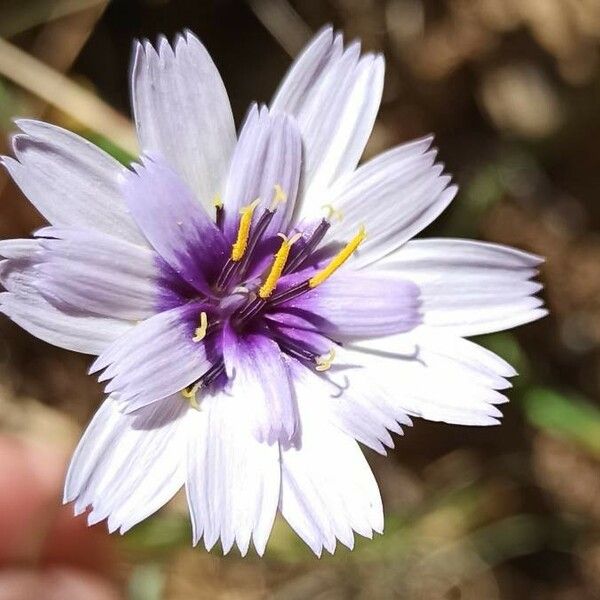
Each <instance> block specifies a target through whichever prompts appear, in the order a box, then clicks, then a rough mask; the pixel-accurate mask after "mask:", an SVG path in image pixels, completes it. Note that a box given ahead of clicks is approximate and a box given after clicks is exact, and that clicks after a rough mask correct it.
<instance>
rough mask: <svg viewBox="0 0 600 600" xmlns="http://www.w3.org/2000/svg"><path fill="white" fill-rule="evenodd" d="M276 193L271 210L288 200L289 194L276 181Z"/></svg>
mask: <svg viewBox="0 0 600 600" xmlns="http://www.w3.org/2000/svg"><path fill="white" fill-rule="evenodd" d="M273 189H274V190H275V195H274V196H273V201H272V202H271V206H270V208H269V210H271V211H273V210H275V209H276V208H277V207H278V206H279V205H280V204H283V203H284V202H286V201H287V194H286V193H285V192H284V191H283V188H282V187H281V185H280V184H278V183H276V184H275V187H274V188H273Z"/></svg>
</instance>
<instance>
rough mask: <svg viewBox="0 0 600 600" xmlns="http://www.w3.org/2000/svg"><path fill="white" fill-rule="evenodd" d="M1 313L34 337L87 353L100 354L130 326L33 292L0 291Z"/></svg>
mask: <svg viewBox="0 0 600 600" xmlns="http://www.w3.org/2000/svg"><path fill="white" fill-rule="evenodd" d="M31 285H33V284H32V283H31ZM0 312H1V313H4V314H5V315H6V316H7V317H9V318H10V319H11V320H13V321H14V322H15V323H16V324H17V325H20V326H21V327H22V328H23V329H25V330H26V331H28V332H29V333H31V334H32V335H34V336H35V337H37V338H40V339H41V340H44V341H45V342H48V343H49V344H53V345H54V346H59V347H60V348H66V349H67V350H73V351H75V352H82V353H84V354H100V353H101V352H103V351H104V350H105V349H106V348H107V347H108V346H109V345H110V344H111V343H113V342H114V341H115V340H116V339H118V338H119V337H121V336H122V335H124V334H125V333H127V331H129V329H130V328H131V323H130V322H128V321H122V320H119V319H110V318H106V317H96V316H90V315H89V314H85V313H81V312H79V311H73V312H70V313H67V312H64V311H61V310H59V309H57V308H55V307H54V306H52V305H51V304H50V303H49V302H47V301H46V300H44V299H43V298H41V297H39V296H34V295H32V294H31V292H30V291H29V292H27V293H22V294H19V293H11V292H4V293H1V294H0Z"/></svg>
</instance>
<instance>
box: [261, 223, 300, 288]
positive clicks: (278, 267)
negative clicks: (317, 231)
mask: <svg viewBox="0 0 600 600" xmlns="http://www.w3.org/2000/svg"><path fill="white" fill-rule="evenodd" d="M279 236H280V237H281V238H282V239H283V242H282V243H281V246H280V247H279V250H277V254H275V258H274V259H273V264H272V265H271V270H270V271H269V274H268V275H267V278H266V279H265V282H264V283H263V284H262V286H261V288H260V289H259V290H258V296H259V298H261V299H262V300H266V299H267V298H268V297H269V296H270V295H271V294H272V293H273V292H274V291H275V287H276V286H277V282H278V281H279V278H280V277H281V274H282V273H283V269H284V268H285V263H286V262H287V259H288V256H289V255H290V250H291V248H292V245H293V244H294V243H295V242H297V241H298V240H299V239H300V238H301V237H302V234H301V233H297V234H295V235H293V236H292V237H291V238H289V239H288V238H287V237H286V236H285V235H283V233H280V234H279Z"/></svg>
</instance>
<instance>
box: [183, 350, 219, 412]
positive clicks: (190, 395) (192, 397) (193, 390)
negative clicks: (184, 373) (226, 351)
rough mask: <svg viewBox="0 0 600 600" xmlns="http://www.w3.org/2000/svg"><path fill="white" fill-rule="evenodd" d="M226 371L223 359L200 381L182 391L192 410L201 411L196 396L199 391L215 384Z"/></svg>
mask: <svg viewBox="0 0 600 600" xmlns="http://www.w3.org/2000/svg"><path fill="white" fill-rule="evenodd" d="M224 370H225V363H224V362H223V360H222V359H221V360H220V361H219V362H216V363H214V364H213V366H212V367H210V369H208V371H206V373H204V375H202V377H200V379H198V380H197V381H194V383H192V384H190V385H188V386H187V387H186V388H184V389H183V390H181V395H182V396H183V397H184V398H185V399H186V400H188V401H189V403H190V406H191V407H192V408H196V409H198V410H199V409H200V405H199V404H198V400H197V399H196V394H197V393H198V390H200V389H202V388H203V387H207V386H209V385H210V384H211V383H213V382H214V381H215V380H216V379H217V378H218V377H219V375H221V373H223V371H224Z"/></svg>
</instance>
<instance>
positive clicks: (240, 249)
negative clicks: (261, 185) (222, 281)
mask: <svg viewBox="0 0 600 600" xmlns="http://www.w3.org/2000/svg"><path fill="white" fill-rule="evenodd" d="M259 203H260V198H257V199H256V200H255V201H254V202H252V203H251V204H248V205H247V206H244V208H242V209H241V210H240V215H241V217H240V226H239V228H238V232H237V238H236V240H235V243H234V244H233V246H232V247H231V260H233V261H234V262H237V261H239V260H242V258H243V257H244V254H245V253H246V248H247V247H248V237H249V236H250V225H251V224H252V215H253V214H254V211H255V209H256V207H257V206H258V204H259Z"/></svg>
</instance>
